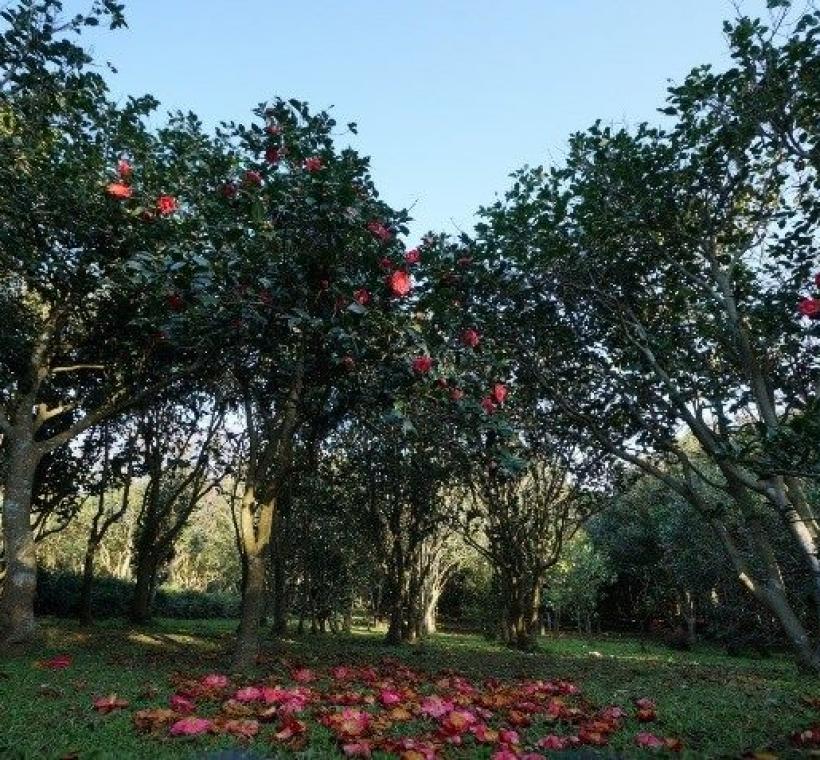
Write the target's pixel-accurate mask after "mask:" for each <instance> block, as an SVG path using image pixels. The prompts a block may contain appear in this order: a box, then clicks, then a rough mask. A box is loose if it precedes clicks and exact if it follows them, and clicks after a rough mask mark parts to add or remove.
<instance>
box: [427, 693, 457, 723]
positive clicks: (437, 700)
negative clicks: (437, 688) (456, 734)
mask: <svg viewBox="0 0 820 760" xmlns="http://www.w3.org/2000/svg"><path fill="white" fill-rule="evenodd" d="M453 707H454V705H453V703H452V702H450V701H449V700H446V699H442V698H441V697H440V696H438V695H437V694H433V695H431V696H429V697H425V698H424V699H423V700H422V702H421V713H422V715H427V716H429V717H431V718H440V717H441V716H442V715H446V714H447V713H448V712H450V711H452V709H453Z"/></svg>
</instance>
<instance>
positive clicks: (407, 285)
mask: <svg viewBox="0 0 820 760" xmlns="http://www.w3.org/2000/svg"><path fill="white" fill-rule="evenodd" d="M387 287H388V289H389V290H390V293H391V294H392V295H394V296H396V298H403V297H404V296H406V295H407V294H408V293H409V292H410V289H411V287H412V284H411V282H410V275H409V274H407V272H402V271H401V270H397V271H395V272H393V274H391V275H390V276H389V277H388V278H387Z"/></svg>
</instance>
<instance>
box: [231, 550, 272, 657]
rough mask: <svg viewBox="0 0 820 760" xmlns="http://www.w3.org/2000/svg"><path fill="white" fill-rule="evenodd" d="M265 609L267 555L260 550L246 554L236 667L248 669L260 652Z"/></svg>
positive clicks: (235, 654) (235, 655)
mask: <svg viewBox="0 0 820 760" xmlns="http://www.w3.org/2000/svg"><path fill="white" fill-rule="evenodd" d="M264 609H265V557H264V556H263V555H261V554H260V553H259V552H253V553H251V552H249V553H248V554H247V555H246V556H245V587H244V589H243V590H242V618H241V621H240V623H239V633H238V635H237V640H236V650H235V653H234V669H235V670H248V669H249V668H250V667H252V666H253V664H254V663H255V662H256V656H257V654H258V652H259V626H260V624H261V620H262V613H263V612H264Z"/></svg>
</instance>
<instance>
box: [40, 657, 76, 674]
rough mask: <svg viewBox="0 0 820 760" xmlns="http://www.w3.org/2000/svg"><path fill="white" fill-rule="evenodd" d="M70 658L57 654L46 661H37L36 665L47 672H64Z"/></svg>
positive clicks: (69, 662) (69, 663)
mask: <svg viewBox="0 0 820 760" xmlns="http://www.w3.org/2000/svg"><path fill="white" fill-rule="evenodd" d="M71 662H72V658H71V655H70V654H58V655H55V656H54V657H50V658H49V659H48V660H38V662H37V665H38V667H41V668H46V669H47V670H65V669H66V668H67V667H69V666H70V665H71Z"/></svg>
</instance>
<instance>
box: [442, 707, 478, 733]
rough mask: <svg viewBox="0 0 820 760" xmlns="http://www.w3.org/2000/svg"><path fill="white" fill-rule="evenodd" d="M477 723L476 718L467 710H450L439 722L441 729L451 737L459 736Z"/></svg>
mask: <svg viewBox="0 0 820 760" xmlns="http://www.w3.org/2000/svg"><path fill="white" fill-rule="evenodd" d="M477 722H478V718H476V716H475V715H474V714H473V713H472V712H470V711H469V710H451V711H450V712H449V713H447V715H445V716H444V718H443V720H442V721H441V729H442V731H443V732H444V733H445V734H449V735H451V736H452V735H460V734H463V733H464V732H465V731H467V730H469V728H470V726H472V725H473V724H474V723H477Z"/></svg>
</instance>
